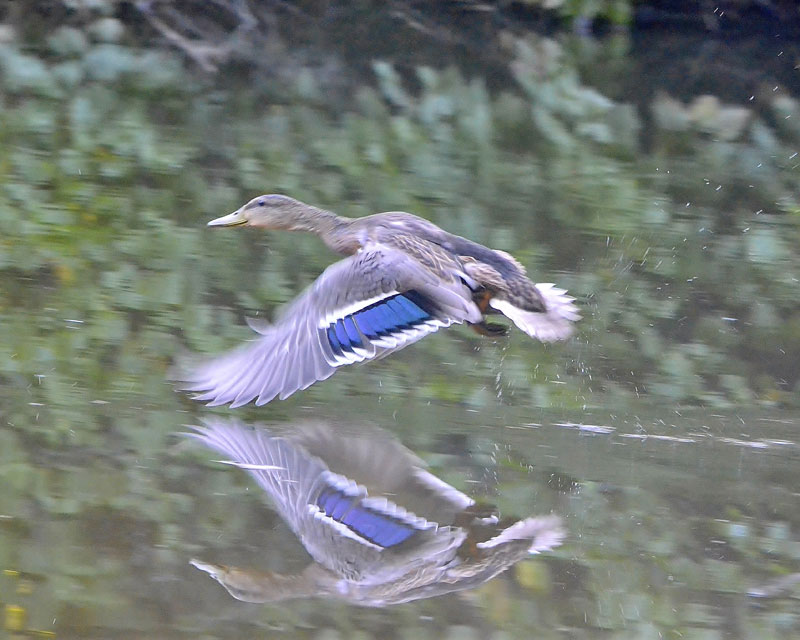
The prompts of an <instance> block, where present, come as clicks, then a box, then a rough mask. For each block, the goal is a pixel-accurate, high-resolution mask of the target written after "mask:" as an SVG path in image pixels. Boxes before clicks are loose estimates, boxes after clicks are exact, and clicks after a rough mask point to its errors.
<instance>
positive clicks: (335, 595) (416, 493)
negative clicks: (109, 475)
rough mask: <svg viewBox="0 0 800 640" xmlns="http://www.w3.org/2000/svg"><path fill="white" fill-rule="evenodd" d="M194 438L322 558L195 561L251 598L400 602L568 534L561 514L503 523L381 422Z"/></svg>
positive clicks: (464, 584) (508, 562)
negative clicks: (263, 562)
mask: <svg viewBox="0 0 800 640" xmlns="http://www.w3.org/2000/svg"><path fill="white" fill-rule="evenodd" d="M185 435H186V436H187V437H189V438H192V439H194V440H196V441H199V442H200V443H202V444H203V445H204V446H206V447H208V448H209V449H211V450H213V451H215V452H217V453H219V454H222V455H223V456H225V457H226V459H224V460H219V461H218V462H221V463H225V464H227V465H231V466H233V467H236V468H239V469H242V470H244V471H246V472H247V473H248V474H250V476H251V477H252V478H253V479H254V480H255V482H256V483H257V484H258V485H259V486H260V487H261V488H262V489H263V490H264V491H265V492H266V494H267V495H268V496H269V498H270V499H271V502H272V504H273V506H274V507H275V509H276V510H277V512H278V514H279V515H280V516H281V518H282V519H283V520H284V521H285V522H286V524H287V525H288V526H289V528H290V529H291V530H292V532H293V533H294V534H295V535H296V536H297V537H298V539H299V540H300V542H301V543H302V545H303V546H304V547H305V549H306V551H307V552H308V554H309V555H310V556H311V559H312V561H311V562H310V563H309V564H308V565H307V566H306V567H305V568H304V569H303V570H302V571H300V572H299V573H295V574H282V573H277V572H269V571H259V570H254V569H252V568H248V567H244V568H242V567H231V566H227V565H222V564H216V563H211V562H206V561H204V560H200V559H192V560H191V564H192V565H193V566H194V567H196V568H198V569H200V570H202V571H204V572H205V573H207V574H208V575H209V576H210V577H212V578H213V579H214V580H216V581H217V582H218V583H220V584H221V585H222V586H223V587H224V588H225V589H226V590H227V591H228V593H230V595H232V596H233V597H234V598H236V599H238V600H242V601H244V602H256V603H264V602H277V601H281V600H286V599H290V598H311V597H320V598H331V599H338V600H344V601H346V602H348V603H351V604H355V605H361V606H369V607H383V606H387V605H393V604H400V603H403V602H410V601H412V600H419V599H422V598H430V597H434V596H439V595H442V594H445V593H450V592H453V591H461V590H464V589H469V588H474V587H476V586H478V585H480V584H483V583H484V582H487V581H488V580H490V579H491V578H493V577H494V576H496V575H498V574H499V573H501V572H503V571H505V570H506V569H508V568H509V567H511V566H513V565H514V564H516V563H517V562H519V561H521V560H523V559H525V558H528V557H530V556H531V554H538V553H542V552H545V551H550V550H552V549H555V548H556V547H558V546H559V545H560V544H561V543H562V542H563V540H564V536H565V533H564V530H563V527H562V522H561V519H560V517H559V516H557V515H552V514H551V515H544V516H531V517H528V518H524V519H521V520H515V519H513V518H511V519H506V520H501V519H500V518H499V514H498V513H497V511H496V509H494V507H492V506H491V505H488V506H486V505H479V504H477V503H476V502H475V501H474V500H473V499H472V498H470V497H469V496H467V495H466V494H464V493H462V492H461V491H459V490H458V489H456V488H455V487H453V486H451V485H450V484H448V483H446V482H444V481H442V480H441V479H440V478H438V477H436V476H435V475H433V474H432V473H431V472H430V471H428V469H427V468H426V466H425V464H424V462H423V461H422V460H420V458H418V457H417V456H416V455H415V454H414V453H413V452H411V451H410V450H408V449H406V448H405V447H404V446H403V445H402V444H401V443H400V442H399V441H398V440H396V439H395V438H393V437H392V436H390V435H389V434H387V433H385V432H383V431H381V430H378V429H366V430H364V429H361V430H358V429H355V430H354V429H350V430H349V431H348V430H346V429H343V428H342V427H341V425H337V426H336V428H333V425H331V424H330V423H326V422H308V423H300V424H295V425H292V428H291V430H289V431H285V432H284V433H281V432H278V431H277V430H275V429H273V428H270V427H266V426H265V425H256V426H253V427H251V426H248V425H246V424H245V423H242V422H239V421H237V420H234V419H225V418H211V419H208V420H207V421H206V422H205V423H204V424H203V425H201V426H196V427H193V429H192V431H190V432H187V433H186V434H185Z"/></svg>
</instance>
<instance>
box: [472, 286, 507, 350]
mask: <svg viewBox="0 0 800 640" xmlns="http://www.w3.org/2000/svg"><path fill="white" fill-rule="evenodd" d="M491 298H492V293H491V291H489V290H488V289H481V290H480V291H477V292H475V294H474V295H473V296H472V299H473V300H474V301H475V304H477V305H478V309H480V310H481V313H482V314H483V315H484V316H485V315H487V314H489V313H496V311H495V310H494V309H492V308H491V307H490V306H489V300H491ZM469 326H470V327H471V328H472V330H473V331H474V332H475V333H477V334H478V335H479V336H487V337H490V338H497V337H499V336H505V335H508V327H506V326H505V325H502V324H498V323H496V322H486V320H481V321H480V322H475V323H471V324H470V325H469Z"/></svg>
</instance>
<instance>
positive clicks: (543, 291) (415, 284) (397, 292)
mask: <svg viewBox="0 0 800 640" xmlns="http://www.w3.org/2000/svg"><path fill="white" fill-rule="evenodd" d="M208 225H209V226H211V227H234V226H250V227H260V228H263V229H285V230H288V231H309V232H311V233H316V234H317V235H318V236H320V238H322V241H323V242H324V243H325V244H326V245H327V246H328V247H330V248H331V249H332V250H333V251H335V252H337V253H340V254H343V255H346V256H349V257H347V258H345V259H344V260H341V261H339V262H337V263H335V264H333V265H331V266H330V267H328V268H327V269H326V270H325V271H324V272H323V273H322V275H321V276H320V277H319V278H317V280H316V282H314V284H313V285H312V286H311V287H310V288H309V289H308V290H307V291H306V292H305V293H303V294H301V295H300V296H299V297H298V298H297V299H296V300H295V301H294V302H293V303H292V304H290V305H289V306H288V308H287V309H286V310H285V311H284V312H283V314H282V315H281V316H280V318H279V319H278V320H277V321H276V322H275V323H274V324H272V325H266V326H255V325H251V326H253V328H254V329H255V330H256V331H258V332H259V333H260V334H261V338H259V339H258V340H257V341H256V342H255V343H254V344H248V345H246V346H245V347H244V348H242V349H239V350H235V351H233V352H231V353H229V354H226V355H223V356H221V357H218V358H216V359H212V360H210V361H208V362H206V363H205V364H202V365H200V366H195V367H193V368H192V369H191V370H190V371H189V372H188V374H184V375H182V376H181V377H182V378H184V381H185V382H186V387H185V388H186V390H190V391H199V392H203V393H202V394H201V395H198V396H197V399H199V400H205V401H208V403H209V404H211V405H222V404H228V403H230V405H231V406H232V407H237V406H240V405H244V404H247V403H248V402H250V401H251V400H255V401H256V404H257V405H262V404H265V403H267V402H269V401H270V400H272V399H273V398H275V397H276V396H279V397H280V398H281V399H284V398H286V397H288V396H290V395H291V394H293V393H294V392H295V391H298V390H300V389H305V388H306V387H308V386H310V385H311V384H313V383H314V382H316V381H317V380H324V379H325V378H328V377H329V376H331V375H332V374H333V373H334V372H335V371H336V369H337V368H339V367H341V366H343V365H348V364H353V363H357V362H363V361H366V360H374V359H377V358H382V357H384V356H386V355H388V354H389V353H392V352H393V351H397V350H398V349H402V348H403V347H405V346H407V345H409V344H411V343H412V342H416V341H417V340H420V339H421V338H423V337H425V336H426V335H428V334H430V333H433V332H434V331H437V330H438V329H441V328H443V327H448V326H450V325H451V324H454V323H469V324H470V325H472V326H473V327H474V328H475V329H476V330H477V331H478V332H479V333H482V334H489V335H497V334H501V333H503V332H504V329H503V327H502V325H497V324H495V323H488V322H486V321H485V319H484V317H485V316H486V315H488V314H492V313H502V314H504V315H506V316H507V317H508V318H510V319H511V320H512V321H513V322H514V324H516V325H517V326H518V327H519V328H520V329H522V330H523V331H524V332H525V333H527V334H528V335H530V336H532V337H534V338H537V339H538V340H541V341H543V342H549V341H553V340H563V339H564V338H566V337H567V336H569V335H570V333H571V332H572V324H573V322H575V321H576V320H578V319H579V318H580V316H579V314H578V311H577V308H576V307H575V304H574V299H573V298H571V297H569V296H567V295H566V291H565V290H563V289H559V288H557V287H556V286H554V285H553V284H550V283H545V284H534V283H533V282H532V281H531V280H530V279H528V277H527V276H526V275H525V269H524V267H523V266H522V265H521V264H520V263H519V262H517V261H516V260H515V259H514V258H513V257H511V256H510V255H509V254H507V253H505V252H503V251H497V250H493V249H489V248H487V247H484V246H483V245H480V244H478V243H476V242H472V241H470V240H467V239H466V238H462V237H460V236H456V235H453V234H451V233H447V232H446V231H443V230H442V229H440V228H439V227H437V226H436V225H435V224H433V223H431V222H428V221H427V220H424V219H422V218H419V217H417V216H415V215H412V214H410V213H405V212H400V211H393V212H388V213H377V214H374V215H371V216H366V217H364V218H344V217H341V216H338V215H336V214H334V213H331V212H330V211H325V210H323V209H318V208H316V207H313V206H311V205H308V204H305V203H303V202H299V201H298V200H294V199H293V198H290V197H288V196H284V195H277V194H273V195H263V196H259V197H257V198H253V199H252V200H251V201H250V202H248V203H247V204H245V205H244V206H243V207H241V208H240V209H238V210H237V211H234V212H233V213H231V214H229V215H226V216H223V217H221V218H217V219H215V220H212V221H211V222H209V223H208Z"/></svg>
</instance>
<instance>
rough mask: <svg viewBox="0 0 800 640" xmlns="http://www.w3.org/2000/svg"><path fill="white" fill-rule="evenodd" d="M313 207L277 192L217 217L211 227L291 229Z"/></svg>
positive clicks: (254, 199)
mask: <svg viewBox="0 0 800 640" xmlns="http://www.w3.org/2000/svg"><path fill="white" fill-rule="evenodd" d="M310 209H313V207H310V206H309V205H307V204H304V203H302V202H300V201H299V200H295V199H294V198H290V197H289V196H284V195H280V194H277V193H272V194H266V195H263V196H258V197H257V198H253V199H252V200H251V201H250V202H248V203H247V204H245V205H244V206H242V207H240V208H239V209H237V210H236V211H234V212H233V213H229V214H228V215H226V216H222V217H221V218H215V219H214V220H212V221H211V222H209V223H208V226H209V227H239V226H250V227H261V228H263V229H291V228H293V226H294V223H295V222H296V221H297V218H298V217H299V216H300V215H302V214H303V213H304V212H307V211H308V210H310Z"/></svg>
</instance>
